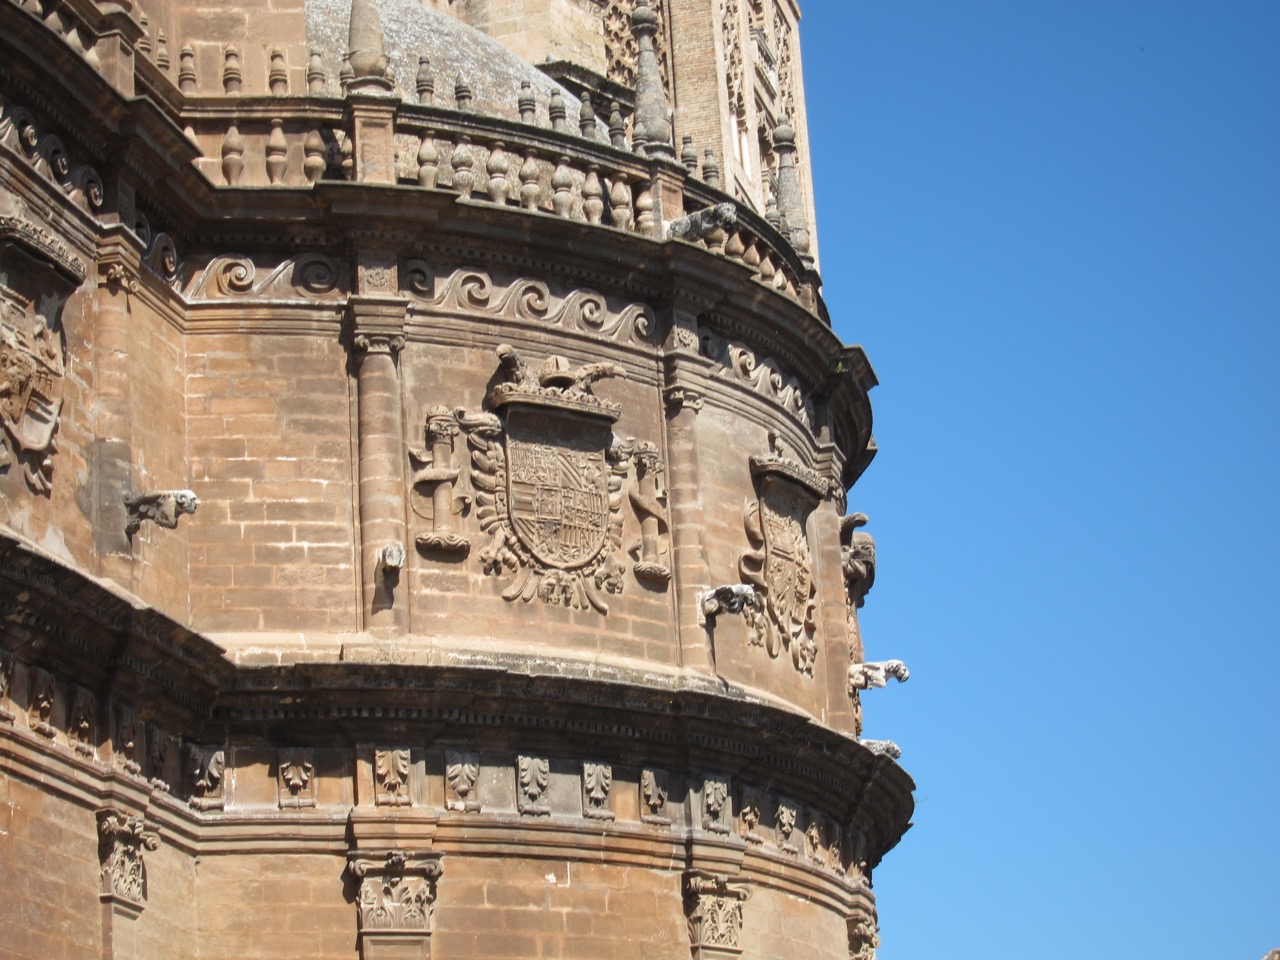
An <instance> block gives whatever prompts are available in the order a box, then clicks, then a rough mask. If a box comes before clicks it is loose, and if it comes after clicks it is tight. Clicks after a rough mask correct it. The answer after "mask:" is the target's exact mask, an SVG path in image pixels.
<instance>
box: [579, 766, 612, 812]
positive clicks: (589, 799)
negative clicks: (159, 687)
mask: <svg viewBox="0 0 1280 960" xmlns="http://www.w3.org/2000/svg"><path fill="white" fill-rule="evenodd" d="M612 786H613V767H612V765H610V764H607V763H583V765H582V814H583V816H585V817H587V818H588V819H590V820H612V819H613V818H614V813H613V811H612V810H610V809H609V789H610V788H611V787H612Z"/></svg>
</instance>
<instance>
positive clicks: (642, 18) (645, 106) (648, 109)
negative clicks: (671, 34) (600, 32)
mask: <svg viewBox="0 0 1280 960" xmlns="http://www.w3.org/2000/svg"><path fill="white" fill-rule="evenodd" d="M631 32H632V34H634V35H635V38H636V46H637V47H638V48H639V51H638V53H637V54H636V117H635V125H634V134H633V139H634V140H635V142H636V146H637V151H638V152H642V153H645V154H647V155H652V156H660V157H669V158H670V159H672V160H674V159H675V157H676V152H675V148H674V147H673V146H672V143H671V123H670V121H668V120H667V109H668V106H667V92H666V89H665V88H664V87H663V85H662V68H661V67H660V66H659V64H658V54H657V52H656V51H655V50H654V46H653V35H654V34H655V33H657V32H658V15H657V14H656V13H654V12H653V10H652V8H650V6H649V0H636V8H635V10H634V12H633V13H632V14H631Z"/></svg>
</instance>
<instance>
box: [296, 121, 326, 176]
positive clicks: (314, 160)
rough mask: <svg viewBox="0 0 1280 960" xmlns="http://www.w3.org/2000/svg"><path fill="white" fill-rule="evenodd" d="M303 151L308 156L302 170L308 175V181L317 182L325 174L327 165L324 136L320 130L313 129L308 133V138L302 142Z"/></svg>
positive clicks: (303, 162)
mask: <svg viewBox="0 0 1280 960" xmlns="http://www.w3.org/2000/svg"><path fill="white" fill-rule="evenodd" d="M302 152H303V154H305V156H306V159H305V160H303V161H302V172H303V174H305V175H306V178H307V183H315V182H316V181H317V180H319V179H320V178H321V177H323V176H324V170H325V167H326V166H327V164H326V163H325V157H324V138H323V137H321V136H320V131H319V130H312V131H311V132H310V133H308V134H307V139H306V140H304V141H303V142H302Z"/></svg>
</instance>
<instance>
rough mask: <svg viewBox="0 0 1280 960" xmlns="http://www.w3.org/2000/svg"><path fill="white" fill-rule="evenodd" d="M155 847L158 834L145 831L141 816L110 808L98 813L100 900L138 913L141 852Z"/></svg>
mask: <svg viewBox="0 0 1280 960" xmlns="http://www.w3.org/2000/svg"><path fill="white" fill-rule="evenodd" d="M159 846H160V837H159V835H158V834H156V833H154V832H152V831H149V830H146V829H145V827H144V824H143V821H142V818H141V817H135V816H131V815H129V814H128V813H125V812H124V811H123V810H116V809H114V808H107V809H104V810H99V811H98V860H99V863H100V864H101V868H102V892H101V898H102V899H103V900H104V901H106V902H111V903H115V904H117V905H120V906H123V907H125V908H126V909H131V910H134V911H137V910H141V909H142V907H143V905H144V904H145V903H146V900H147V868H146V863H145V862H144V861H143V857H142V852H143V851H144V850H156V849H158V848H159Z"/></svg>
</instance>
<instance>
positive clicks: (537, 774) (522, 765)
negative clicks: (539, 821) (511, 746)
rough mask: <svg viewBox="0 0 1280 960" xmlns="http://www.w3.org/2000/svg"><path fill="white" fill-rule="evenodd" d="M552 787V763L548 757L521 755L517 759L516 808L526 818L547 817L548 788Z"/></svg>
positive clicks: (549, 811)
mask: <svg viewBox="0 0 1280 960" xmlns="http://www.w3.org/2000/svg"><path fill="white" fill-rule="evenodd" d="M550 785H551V762H550V761H549V760H548V759H547V758H546V757H530V756H525V755H523V754H521V755H520V756H519V757H517V758H516V808H517V809H518V810H519V811H520V812H521V813H522V814H524V815H525V816H530V817H545V816H547V815H548V814H550V813H551V808H550V807H549V806H548V805H547V788H548V787H549V786H550Z"/></svg>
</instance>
